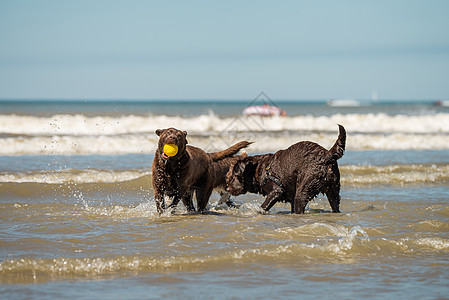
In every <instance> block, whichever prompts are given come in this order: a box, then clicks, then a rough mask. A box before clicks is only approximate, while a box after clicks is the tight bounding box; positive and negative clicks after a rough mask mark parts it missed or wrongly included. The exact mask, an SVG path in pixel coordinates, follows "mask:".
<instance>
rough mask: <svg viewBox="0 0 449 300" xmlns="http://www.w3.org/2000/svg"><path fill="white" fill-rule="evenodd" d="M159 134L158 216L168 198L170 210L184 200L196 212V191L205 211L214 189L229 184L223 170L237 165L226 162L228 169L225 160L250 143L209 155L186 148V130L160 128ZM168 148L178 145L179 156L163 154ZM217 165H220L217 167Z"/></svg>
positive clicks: (155, 173) (155, 169)
mask: <svg viewBox="0 0 449 300" xmlns="http://www.w3.org/2000/svg"><path fill="white" fill-rule="evenodd" d="M156 134H157V135H158V136H159V142H158V148H157V150H156V153H155V155H154V159H153V167H152V172H153V178H152V180H153V188H154V199H155V201H156V208H157V211H158V213H159V214H161V213H162V212H164V210H165V209H166V204H165V197H166V196H168V197H170V198H172V203H171V204H170V205H169V206H168V207H175V206H176V205H177V204H178V203H179V201H180V200H182V202H183V203H184V205H185V206H186V208H187V210H188V211H194V210H195V207H194V205H193V202H192V197H193V193H194V192H195V194H196V201H197V209H198V211H200V212H204V211H205V209H206V206H207V203H208V201H209V197H210V195H211V193H212V190H213V189H214V187H215V186H219V185H222V184H223V183H225V182H226V178H225V176H226V174H225V173H224V172H222V171H221V169H222V168H225V169H226V171H227V170H228V169H229V166H230V165H231V164H232V163H233V162H234V161H233V160H228V162H227V163H226V162H225V163H224V164H227V166H226V165H223V164H222V163H223V162H222V161H223V160H224V159H226V158H230V157H232V156H233V155H235V154H236V153H237V152H238V151H239V150H240V149H242V148H245V147H247V146H248V145H249V144H250V143H249V142H246V141H242V142H239V143H237V144H235V145H233V146H231V147H229V148H228V149H226V150H223V151H220V152H214V153H206V152H204V151H203V150H201V149H200V148H197V147H194V146H190V145H187V139H186V137H187V132H186V131H181V130H178V129H175V128H168V129H158V130H156ZM165 145H176V146H177V153H176V154H175V155H172V156H168V155H167V154H166V153H164V146H165ZM214 164H217V165H216V166H215V167H214Z"/></svg>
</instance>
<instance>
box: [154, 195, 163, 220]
mask: <svg viewBox="0 0 449 300" xmlns="http://www.w3.org/2000/svg"><path fill="white" fill-rule="evenodd" d="M154 201H155V202H156V209H157V213H158V214H159V215H161V214H162V213H163V212H164V210H165V201H164V194H163V193H161V192H160V191H158V190H156V189H154Z"/></svg>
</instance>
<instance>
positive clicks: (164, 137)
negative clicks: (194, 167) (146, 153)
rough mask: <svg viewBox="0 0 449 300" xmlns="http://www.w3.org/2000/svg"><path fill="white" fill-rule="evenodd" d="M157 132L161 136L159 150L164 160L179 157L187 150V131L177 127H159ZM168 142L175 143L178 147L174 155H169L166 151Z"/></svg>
mask: <svg viewBox="0 0 449 300" xmlns="http://www.w3.org/2000/svg"><path fill="white" fill-rule="evenodd" d="M156 134H157V135H158V136H159V143H158V147H157V150H156V151H157V152H159V155H160V157H162V159H164V160H169V159H178V158H179V157H181V156H182V155H183V154H184V152H185V151H186V145H187V139H186V137H187V131H181V130H178V129H176V128H168V129H158V130H156ZM167 144H173V145H176V146H177V147H178V152H177V153H176V155H174V156H171V157H170V156H168V155H167V154H165V153H164V146H165V145H167Z"/></svg>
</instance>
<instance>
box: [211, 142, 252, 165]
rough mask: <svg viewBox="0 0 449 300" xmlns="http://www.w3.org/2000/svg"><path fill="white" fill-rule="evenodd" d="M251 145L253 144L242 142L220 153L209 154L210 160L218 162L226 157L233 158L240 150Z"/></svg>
mask: <svg viewBox="0 0 449 300" xmlns="http://www.w3.org/2000/svg"><path fill="white" fill-rule="evenodd" d="M251 144H252V143H251V142H247V141H241V142H238V143H237V144H235V145H232V146H231V147H229V148H228V149H225V150H223V151H220V152H213V153H208V155H209V156H210V158H212V160H213V161H217V160H220V159H223V158H226V157H230V156H233V155H234V154H237V152H239V151H240V149H243V148H246V147H248V146H249V145H251Z"/></svg>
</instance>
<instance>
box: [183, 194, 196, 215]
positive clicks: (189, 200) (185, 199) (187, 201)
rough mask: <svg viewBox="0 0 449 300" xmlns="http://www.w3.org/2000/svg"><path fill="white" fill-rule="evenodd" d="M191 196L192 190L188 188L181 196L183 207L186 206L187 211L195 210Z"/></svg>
mask: <svg viewBox="0 0 449 300" xmlns="http://www.w3.org/2000/svg"><path fill="white" fill-rule="evenodd" d="M192 198H193V190H188V191H187V192H185V194H184V196H183V197H182V203H184V205H185V207H186V208H187V211H195V207H194V206H193V201H192Z"/></svg>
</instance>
